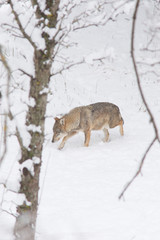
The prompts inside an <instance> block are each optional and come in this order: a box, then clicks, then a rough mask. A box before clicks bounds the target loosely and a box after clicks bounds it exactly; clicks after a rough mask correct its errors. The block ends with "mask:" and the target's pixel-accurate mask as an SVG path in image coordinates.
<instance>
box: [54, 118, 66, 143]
mask: <svg viewBox="0 0 160 240" xmlns="http://www.w3.org/2000/svg"><path fill="white" fill-rule="evenodd" d="M66 135H67V132H66V130H65V118H64V117H62V118H58V117H56V118H55V123H54V126H53V138H52V142H57V141H59V140H60V139H61V138H62V137H65V136H66Z"/></svg>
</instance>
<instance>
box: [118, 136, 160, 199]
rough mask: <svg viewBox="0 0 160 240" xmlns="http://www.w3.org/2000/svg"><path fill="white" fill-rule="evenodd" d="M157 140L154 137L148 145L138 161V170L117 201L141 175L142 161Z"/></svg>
mask: <svg viewBox="0 0 160 240" xmlns="http://www.w3.org/2000/svg"><path fill="white" fill-rule="evenodd" d="M156 140H157V138H156V137H155V138H154V139H153V140H152V142H151V143H150V144H149V146H148V148H147V149H146V151H145V153H144V155H143V157H142V159H141V161H140V165H139V168H138V170H137V172H136V173H135V175H134V176H133V177H132V178H131V180H130V181H129V182H128V183H127V185H126V186H125V187H124V189H123V191H122V192H121V194H120V195H119V199H121V198H122V197H123V196H124V193H125V192H126V191H127V189H128V188H129V186H130V185H131V184H132V183H133V182H134V180H135V179H136V178H137V177H138V176H139V174H140V173H141V170H142V167H143V164H144V161H145V159H146V156H147V154H148V153H149V151H150V149H151V147H152V146H153V144H154V143H155V141H156Z"/></svg>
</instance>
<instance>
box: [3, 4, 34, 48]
mask: <svg viewBox="0 0 160 240" xmlns="http://www.w3.org/2000/svg"><path fill="white" fill-rule="evenodd" d="M8 3H9V4H10V6H11V9H12V12H13V14H14V17H15V20H16V22H17V24H18V27H19V30H20V31H21V33H22V35H23V36H24V38H26V39H27V40H28V41H29V42H30V44H31V45H32V46H33V48H34V49H36V45H35V43H34V42H33V41H32V39H31V37H30V36H29V35H28V34H27V33H26V32H25V30H24V28H23V26H22V24H21V21H20V19H19V16H18V14H17V12H16V11H15V10H14V6H13V2H12V0H8Z"/></svg>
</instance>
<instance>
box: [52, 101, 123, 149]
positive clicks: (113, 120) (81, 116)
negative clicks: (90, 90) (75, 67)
mask: <svg viewBox="0 0 160 240" xmlns="http://www.w3.org/2000/svg"><path fill="white" fill-rule="evenodd" d="M123 124H124V121H123V118H122V116H121V113H120V110H119V108H118V106H116V105H115V104H113V103H109V102H97V103H94V104H90V105H87V106H80V107H76V108H74V109H72V110H71V111H70V112H69V113H67V114H65V115H64V116H62V117H60V118H59V117H55V123H54V126H53V133H54V134H53V138H52V142H56V141H59V140H60V139H61V138H63V139H62V142H61V144H60V145H59V149H60V150H61V149H62V148H63V147H64V145H65V143H66V141H67V140H68V139H69V138H70V137H72V136H74V135H75V134H77V133H78V132H80V131H82V132H84V135H85V141H84V146H86V147H88V146H89V142H90V136H91V131H92V130H103V131H104V141H105V142H107V141H108V139H109V131H108V130H109V129H110V128H114V127H116V126H119V128H120V134H121V135H122V136H123V135H124V131H123Z"/></svg>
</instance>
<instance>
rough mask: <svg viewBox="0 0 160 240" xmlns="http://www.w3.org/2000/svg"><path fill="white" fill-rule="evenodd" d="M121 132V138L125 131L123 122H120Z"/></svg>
mask: <svg viewBox="0 0 160 240" xmlns="http://www.w3.org/2000/svg"><path fill="white" fill-rule="evenodd" d="M119 130H120V134H121V136H123V135H124V130H123V120H121V121H120V124H119Z"/></svg>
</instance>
